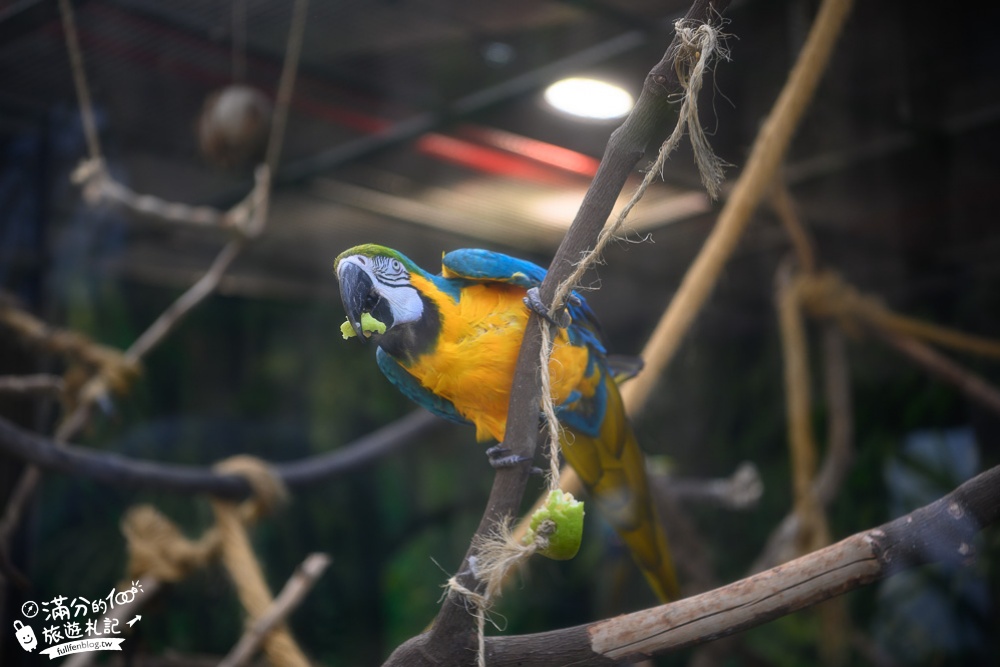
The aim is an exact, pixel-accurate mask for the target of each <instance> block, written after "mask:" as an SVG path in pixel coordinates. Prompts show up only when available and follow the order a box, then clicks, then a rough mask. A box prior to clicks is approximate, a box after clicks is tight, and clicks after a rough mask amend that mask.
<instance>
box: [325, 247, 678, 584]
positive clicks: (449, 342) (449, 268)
mask: <svg viewBox="0 0 1000 667" xmlns="http://www.w3.org/2000/svg"><path fill="white" fill-rule="evenodd" d="M334 270H335V271H336V273H337V277H338V279H339V280H340V293H341V297H342V299H343V302H344V308H345V310H346V311H347V318H348V321H349V322H350V324H351V326H352V327H353V329H354V331H355V332H356V333H357V334H358V338H359V339H360V340H362V341H364V340H365V338H366V336H365V332H364V331H363V330H362V328H363V327H362V320H361V318H362V315H363V314H364V313H369V314H370V315H371V316H372V317H374V318H375V319H376V320H378V321H380V322H382V323H383V324H385V326H386V329H385V332H384V333H382V334H378V333H375V334H373V336H372V339H373V340H376V341H377V342H378V351H377V359H378V365H379V368H380V369H381V370H382V372H383V373H384V374H385V375H386V377H388V378H389V380H390V381H391V382H392V383H393V384H394V385H395V386H396V387H397V388H398V389H399V390H400V391H402V392H403V393H404V394H405V395H406V396H408V397H409V398H410V399H412V400H413V401H415V402H416V403H418V404H420V405H422V406H423V407H425V408H427V409H428V410H430V411H431V412H433V413H435V414H437V415H439V416H441V417H444V418H446V419H450V420H452V421H456V422H461V423H471V424H473V425H474V426H475V427H476V437H477V439H478V440H480V441H484V440H488V439H490V438H493V439H495V440H497V441H503V437H504V430H505V427H506V422H507V405H508V402H509V399H510V389H511V384H512V382H513V376H514V367H515V365H516V362H517V356H518V351H519V349H520V346H521V339H522V337H523V334H524V328H525V324H526V323H527V321H528V313H529V311H528V307H527V306H526V305H525V301H524V297H525V295H526V294H527V292H528V290H529V289H531V288H534V287H537V286H538V285H540V284H541V282H542V279H543V278H544V277H545V270H544V269H542V268H541V267H539V266H536V265H535V264H532V263H531V262H526V261H524V260H520V259H515V258H513V257H508V256H507V255H502V254H499V253H495V252H489V251H486V250H474V249H470V250H456V251H454V252H450V253H447V254H446V255H444V257H443V259H442V267H441V274H440V275H431V274H430V273H428V272H427V271H424V270H423V269H421V268H420V267H419V266H417V265H416V264H414V263H413V262H412V261H410V260H409V259H408V258H407V257H405V256H404V255H402V254H401V253H399V252H397V251H395V250H391V249H389V248H385V247H382V246H378V245H371V244H369V245H360V246H356V247H354V248H351V249H349V250H346V251H345V252H343V253H341V255H340V256H339V257H337V260H336V264H335V265H334ZM568 312H569V315H570V317H571V321H570V322H569V325H568V326H566V327H565V328H560V329H558V333H557V335H555V338H554V343H553V350H552V361H551V364H550V366H549V369H550V373H551V387H552V397H553V401H554V404H555V405H556V406H557V414H558V417H559V421H560V422H561V424H562V426H563V427H564V429H563V433H564V435H563V438H562V441H561V446H562V452H563V455H564V456H565V457H566V460H567V461H568V462H569V463H570V465H572V466H573V468H574V469H575V470H576V471H577V473H578V474H579V475H580V478H581V480H582V481H583V482H584V485H585V486H586V488H587V490H588V491H589V492H590V494H591V495H592V496H593V497H594V499H595V500H596V501H597V504H598V507H599V508H601V510H602V511H603V512H604V513H605V514H606V516H607V517H608V518H609V520H610V522H611V523H612V525H613V526H614V527H615V529H616V530H617V531H618V534H619V535H620V536H621V538H622V540H623V541H624V542H625V544H626V545H627V546H628V547H629V549H630V550H631V552H632V555H633V557H634V558H635V560H636V562H637V563H638V565H639V567H640V568H641V569H642V571H643V573H644V574H645V575H646V578H647V579H648V581H649V583H650V585H651V586H652V588H653V590H654V591H655V592H656V593H657V595H658V596H659V597H660V598H661V599H663V600H669V599H675V598H676V597H677V580H676V577H675V575H674V569H673V565H672V563H671V559H670V554H669V550H668V548H667V541H666V537H665V536H664V533H663V529H662V527H661V524H660V521H659V519H658V517H657V513H656V510H655V508H654V506H653V503H652V500H651V498H650V493H649V486H648V484H647V480H646V472H645V465H644V461H645V459H644V456H643V454H642V451H641V450H640V449H639V446H638V444H637V443H636V440H635V435H634V434H633V432H632V428H631V426H630V425H629V423H628V419H627V417H626V415H625V410H624V408H623V406H622V399H621V396H620V395H619V393H618V386H617V383H616V376H620V375H622V373H620V371H621V370H622V368H626V367H627V366H628V364H621V365H619V364H614V363H612V362H609V359H608V357H607V355H606V352H605V349H604V346H603V344H602V342H601V332H600V328H599V325H598V323H597V319H596V318H595V316H594V313H593V312H592V311H591V310H590V308H589V306H588V305H587V303H586V301H584V300H583V298H582V297H580V296H579V295H576V294H574V295H573V298H572V299H571V303H570V304H569V305H568ZM619 366H620V367H619ZM637 367H638V366H637V365H633V367H632V372H633V374H634V372H635V371H636V370H637Z"/></svg>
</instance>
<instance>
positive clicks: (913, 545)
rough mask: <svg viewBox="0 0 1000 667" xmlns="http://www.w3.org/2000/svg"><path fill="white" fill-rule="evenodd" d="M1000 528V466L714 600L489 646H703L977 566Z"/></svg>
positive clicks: (541, 657)
mask: <svg viewBox="0 0 1000 667" xmlns="http://www.w3.org/2000/svg"><path fill="white" fill-rule="evenodd" d="M998 520H1000V466H997V467H994V468H991V469H990V470H987V471H986V472H983V473H980V474H979V475H977V476H976V477H973V478H972V479H970V480H969V481H967V482H965V483H964V484H962V485H961V486H959V487H958V488H957V489H955V490H954V491H952V492H951V493H949V494H948V495H946V496H944V497H943V498H941V499H939V500H937V501H935V502H933V503H931V504H929V505H926V506H924V507H921V508H920V509H917V510H914V511H913V512H910V513H909V514H906V515H904V516H902V517H900V518H898V519H895V520H894V521H890V522H889V523H886V524H883V525H881V526H879V527H877V528H873V529H871V530H866V531H863V532H860V533H856V534H854V535H852V536H850V537H848V538H847V539H844V540H842V541H840V542H837V543H836V544H833V545H830V546H828V547H825V548H823V549H820V550H818V551H815V552H813V553H810V554H807V555H805V556H802V557H801V558H798V559H796V560H794V561H791V562H788V563H785V564H783V565H778V566H777V567H774V568H772V569H770V570H767V571H765V572H761V573H760V574H756V575H753V576H751V577H748V578H746V579H742V580H740V581H737V582H735V583H732V584H729V585H727V586H723V587H721V588H718V589H716V590H714V591H710V592H708V593H703V594H701V595H696V596H693V597H690V598H685V599H683V600H680V601H678V602H674V603H671V604H666V605H661V606H659V607H654V608H651V609H646V610H643V611H638V612H634V613H631V614H626V615H623V616H618V617H616V618H612V619H609V620H605V621H598V622H596V623H590V624H587V625H581V626H576V627H573V628H566V629H563V630H554V631H551V632H544V633H539V634H534V635H521V636H515V637H489V638H487V640H486V653H487V657H486V663H487V664H488V665H490V667H515V666H519V667H556V666H557V665H558V666H562V667H568V666H569V665H573V666H575V667H591V666H598V665H602V666H603V665H614V664H618V663H620V662H628V661H637V660H640V659H642V658H645V657H649V656H655V655H661V654H664V653H668V652H671V651H677V650H680V649H683V648H687V647H691V646H696V645H699V644H703V643H705V642H709V641H712V640H714V639H718V638H720V637H724V636H727V635H731V634H734V633H736V632H739V631H741V630H746V629H748V628H751V627H755V626H757V625H762V624H763V623H766V622H768V621H771V620H773V619H775V618H778V617H780V616H784V615H787V614H790V613H792V612H794V611H798V610H800V609H804V608H806V607H810V606H813V605H815V604H818V603H820V602H822V601H824V600H828V599H830V598H832V597H834V596H837V595H840V594H842V593H846V592H847V591H850V590H854V589H856V588H859V587H861V586H865V585H868V584H871V583H874V582H876V581H879V580H881V579H884V578H886V577H889V576H892V575H894V574H897V573H899V572H902V571H903V570H907V569H910V568H913V567H916V566H918V565H924V564H928V563H934V562H952V563H962V564H968V563H969V562H970V561H971V559H972V558H973V556H974V550H973V546H972V542H973V538H974V537H975V536H976V533H978V532H979V531H980V530H981V529H982V528H984V527H985V526H988V525H990V524H993V523H996V522H997V521H998Z"/></svg>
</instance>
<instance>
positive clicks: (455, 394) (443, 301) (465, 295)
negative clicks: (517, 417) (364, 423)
mask: <svg viewBox="0 0 1000 667" xmlns="http://www.w3.org/2000/svg"><path fill="white" fill-rule="evenodd" d="M414 282H415V283H416V280H414ZM417 287H418V289H420V288H421V287H422V286H420V285H417ZM424 293H425V294H427V293H431V294H434V295H435V296H434V297H433V300H434V302H435V304H436V305H437V307H438V310H439V313H440V316H441V333H440V336H439V338H438V342H437V345H436V346H435V348H434V349H433V350H432V351H430V352H428V353H426V354H423V355H421V356H420V357H418V358H417V359H416V360H415V361H414V362H413V363H412V364H411V365H409V366H407V370H408V371H409V372H410V373H411V374H412V375H413V376H414V377H416V378H417V379H418V380H420V382H421V384H423V385H424V387H426V388H427V389H429V390H430V391H432V392H434V393H435V394H437V395H438V396H442V397H444V398H446V399H448V400H449V401H451V402H452V404H454V406H455V408H456V409H457V410H458V412H459V413H460V414H461V415H462V416H463V417H465V418H466V419H468V420H469V421H471V422H472V423H473V424H475V425H476V438H477V439H479V440H487V439H489V438H490V437H492V438H495V439H496V440H502V439H503V435H504V429H505V427H506V422H507V404H508V402H509V401H510V387H511V383H512V381H513V377H514V367H515V366H516V364H517V355H518V351H519V350H520V347H521V339H522V337H523V336H524V327H525V324H526V323H527V321H528V309H527V307H526V306H525V305H524V302H523V301H522V299H523V297H524V294H525V290H524V289H523V288H521V287H516V286H512V285H502V284H496V283H494V284H490V285H471V286H469V287H466V288H464V289H463V290H462V295H461V298H460V299H459V300H458V302H457V303H456V302H454V301H452V300H451V299H450V298H449V297H447V296H445V295H441V294H440V293H439V292H436V291H434V290H429V291H427V290H424ZM439 295H440V296H439ZM587 356H588V353H587V350H586V349H584V348H580V347H574V346H572V345H569V344H568V340H567V337H566V332H565V331H563V330H560V331H559V333H558V337H557V338H556V341H555V343H554V345H553V353H552V361H551V363H550V365H549V370H550V373H551V379H552V396H553V400H554V401H555V402H556V404H557V405H558V404H560V403H562V402H563V401H565V400H566V398H567V397H568V396H569V394H570V392H572V391H573V390H574V389H577V388H578V387H580V385H581V383H582V382H583V379H584V378H583V375H584V372H585V370H586V366H587ZM584 393H585V394H587V393H590V392H586V391H585V392H584Z"/></svg>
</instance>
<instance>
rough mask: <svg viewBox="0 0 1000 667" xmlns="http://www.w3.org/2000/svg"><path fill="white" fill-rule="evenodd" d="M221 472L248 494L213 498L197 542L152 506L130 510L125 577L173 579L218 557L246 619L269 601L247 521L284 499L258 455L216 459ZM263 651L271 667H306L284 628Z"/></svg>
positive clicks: (254, 616) (125, 527)
mask: <svg viewBox="0 0 1000 667" xmlns="http://www.w3.org/2000/svg"><path fill="white" fill-rule="evenodd" d="M215 470H217V471H218V472H220V473H226V474H232V475H241V476H243V477H245V478H246V479H247V481H248V482H249V483H250V486H251V488H252V489H253V496H252V497H251V498H250V499H248V500H245V501H243V502H241V503H234V502H230V501H225V500H219V499H213V500H212V511H213V513H214V515H215V525H214V526H213V527H212V528H210V529H208V530H206V531H205V532H204V533H203V534H202V536H201V537H200V538H198V539H196V540H191V539H188V538H187V537H185V536H184V535H183V533H182V532H181V530H180V529H179V528H178V527H177V526H176V524H174V523H173V522H172V521H171V520H170V519H168V518H167V517H165V516H164V515H163V514H161V513H160V512H159V511H158V510H156V509H155V508H154V507H152V506H151V505H139V506H137V507H134V508H132V509H131V510H130V511H129V512H128V513H127V514H126V516H125V518H124V519H123V520H122V533H123V534H124V535H125V539H126V542H127V548H128V553H129V563H128V576H129V577H130V578H132V579H139V578H140V577H153V578H155V579H157V580H160V581H164V582H176V581H180V580H182V579H184V578H185V577H187V576H188V575H189V574H191V572H193V571H194V570H196V569H198V568H200V567H204V566H205V565H206V564H208V562H210V561H211V560H213V559H215V558H218V559H219V560H220V561H221V562H222V564H223V565H224V566H225V568H226V571H227V572H228V573H229V576H230V578H231V579H232V581H233V584H234V585H235V587H236V593H237V596H238V597H239V600H240V603H241V604H242V605H243V608H244V609H245V610H246V612H247V617H248V618H247V623H248V624H252V623H253V622H254V621H255V620H256V619H258V618H259V617H260V616H262V615H263V614H264V613H265V611H267V609H268V607H269V606H270V605H271V603H272V601H273V597H272V595H271V591H270V589H269V588H268V585H267V581H266V580H265V578H264V573H263V571H262V569H261V566H260V563H259V561H258V560H257V557H256V555H255V554H254V551H253V547H252V546H251V544H250V538H249V535H248V534H247V525H248V524H250V523H253V522H255V521H257V520H258V519H259V518H261V517H262V516H264V515H266V514H269V513H271V512H273V511H274V510H275V509H276V508H277V507H278V506H279V505H281V504H282V503H283V502H284V501H285V500H286V498H287V492H286V490H285V488H284V485H283V484H282V482H281V480H280V478H278V476H277V475H275V474H274V472H273V471H272V470H271V468H270V467H269V466H268V465H267V464H266V463H265V462H263V461H261V460H260V459H257V458H255V457H252V456H235V457H232V458H229V459H226V460H225V461H222V462H220V463H218V464H217V465H216V466H215ZM264 653H265V654H266V655H267V658H268V660H269V661H270V662H271V664H273V665H276V667H308V665H309V661H308V660H307V659H306V657H305V655H304V654H303V653H302V651H301V649H300V648H299V647H298V645H297V644H296V642H295V639H294V638H293V637H292V635H291V633H290V632H289V630H288V628H287V627H286V626H285V625H279V626H277V627H275V629H274V630H272V631H271V633H270V634H269V635H268V636H267V638H266V639H265V640H264Z"/></svg>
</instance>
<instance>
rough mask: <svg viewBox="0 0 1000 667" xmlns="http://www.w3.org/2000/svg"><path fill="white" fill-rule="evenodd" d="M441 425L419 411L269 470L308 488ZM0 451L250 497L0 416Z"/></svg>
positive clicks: (244, 488)
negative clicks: (63, 439)
mask: <svg viewBox="0 0 1000 667" xmlns="http://www.w3.org/2000/svg"><path fill="white" fill-rule="evenodd" d="M444 423H445V422H444V421H442V420H441V419H438V418H437V417H435V416H433V415H432V414H430V413H429V412H424V411H423V410H419V411H417V412H413V413H411V414H409V415H407V416H406V417H403V418H402V419H400V420H398V421H395V422H393V423H391V424H389V425H388V426H384V427H382V428H380V429H378V430H377V431H374V432H372V433H369V434H368V435H366V436H364V437H362V438H359V439H358V440H355V441H354V442H352V443H350V444H347V445H344V446H343V447H338V448H337V449H335V450H333V451H330V452H327V453H325V454H319V455H317V456H310V457H307V458H304V459H300V460H298V461H290V462H287V463H275V464H273V465H272V468H273V469H274V471H275V474H277V475H278V477H280V478H281V480H282V481H283V482H284V483H285V485H286V486H287V487H288V488H290V489H296V488H302V487H306V486H309V485H312V484H316V483H319V482H324V481H328V480H330V479H332V478H334V477H336V476H337V475H342V474H344V473H347V472H350V471H354V470H357V469H358V468H360V467H361V466H364V465H367V464H368V463H371V462H373V461H375V460H376V459H378V458H380V457H382V456H384V455H385V454H387V453H389V452H391V451H393V450H395V449H397V448H399V447H401V446H403V445H405V444H406V443H408V442H410V441H412V440H413V439H414V438H416V437H418V436H420V435H423V434H425V433H429V432H430V431H432V430H433V429H435V428H439V427H440V426H442V425H443V424H444ZM0 453H3V454H7V455H10V456H14V457H15V458H19V459H22V460H24V461H26V462H28V463H31V464H32V465H33V466H36V467H38V468H40V469H43V470H51V471H54V472H63V473H68V474H72V475H74V476H76V477H83V478H88V479H92V480H95V481H98V482H102V483H105V484H111V485H113V486H117V487H122V488H129V489H135V490H143V491H168V492H172V493H208V494H212V495H214V496H217V497H220V498H226V499H231V500H240V499H243V498H247V497H249V496H250V494H251V488H250V485H249V484H248V483H247V480H246V478H245V477H242V476H239V475H223V474H219V473H216V472H214V471H213V470H212V469H211V468H210V467H209V466H194V465H177V464H171V463H158V462H154V461H144V460H137V459H130V458H127V457H124V456H121V455H119V454H115V453H114V452H104V451H99V450H93V449H87V448H84V447H75V446H71V445H62V444H59V443H56V442H53V441H52V440H49V439H47V438H45V437H43V436H41V435H38V434H37V433H34V432H32V431H28V430H25V429H22V428H20V427H18V426H16V425H15V424H13V423H12V422H10V421H8V420H6V419H4V418H3V417H0Z"/></svg>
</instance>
